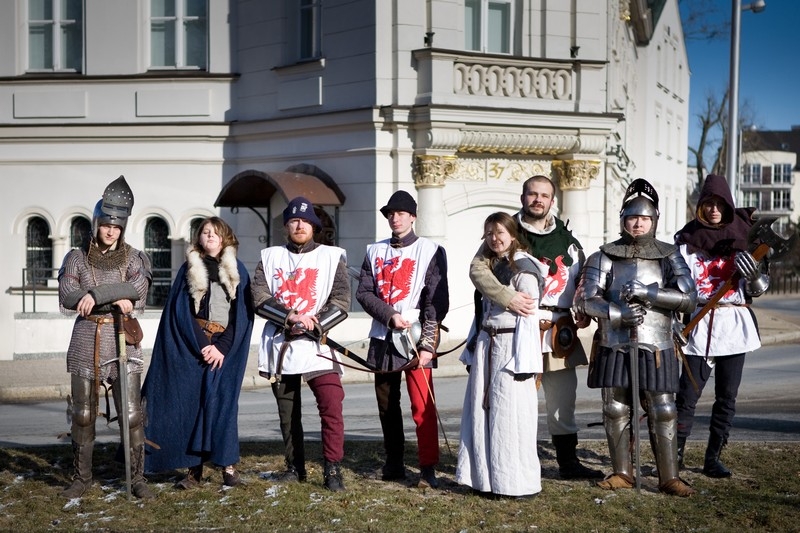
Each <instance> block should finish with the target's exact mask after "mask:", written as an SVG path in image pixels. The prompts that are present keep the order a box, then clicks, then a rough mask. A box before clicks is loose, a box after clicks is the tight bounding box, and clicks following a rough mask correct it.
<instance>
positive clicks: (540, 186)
mask: <svg viewBox="0 0 800 533" xmlns="http://www.w3.org/2000/svg"><path fill="white" fill-rule="evenodd" d="M520 201H521V203H522V208H521V209H520V211H519V212H518V213H517V214H516V219H517V223H518V224H519V227H520V235H521V237H523V240H524V243H523V244H525V245H526V246H527V247H528V249H529V251H530V252H531V255H533V256H534V257H535V258H537V259H538V260H539V261H541V262H542V263H544V264H546V265H548V267H549V271H548V276H547V279H546V280H545V286H544V290H543V292H542V298H541V302H540V305H539V315H540V324H539V327H540V329H541V330H542V332H541V335H542V356H543V357H544V373H543V374H542V380H541V385H542V387H543V388H544V398H545V403H546V407H547V428H548V430H549V432H550V435H551V438H552V441H553V446H554V447H555V449H556V460H557V461H558V471H559V475H560V476H561V478H562V479H599V478H602V477H603V474H602V472H600V471H599V470H595V469H592V468H588V467H586V466H585V465H583V464H581V462H580V461H579V460H578V456H577V454H576V448H577V445H578V426H577V424H576V423H575V400H576V390H577V387H578V376H577V373H576V371H575V367H577V366H581V365H585V364H587V363H588V361H587V359H586V353H585V352H584V350H583V346H582V345H581V343H580V341H579V340H578V338H577V329H578V328H583V327H586V326H588V325H589V320H588V319H587V318H586V317H581V316H578V317H577V318H578V320H577V323H576V321H575V320H574V319H573V315H572V312H571V307H572V299H573V296H574V294H575V287H576V285H577V279H578V275H579V274H580V270H581V266H582V264H583V260H584V255H583V249H582V247H581V244H580V242H578V240H577V239H576V238H575V237H574V236H573V235H572V231H570V230H569V229H568V228H567V224H564V223H563V222H562V221H561V220H560V219H559V218H558V217H556V215H555V209H554V203H555V186H554V185H553V182H552V181H551V180H550V179H549V178H548V177H546V176H542V175H536V176H533V177H531V178H528V179H527V180H526V181H525V183H524V184H523V185H522V194H521V195H520ZM484 246H485V245H482V246H481V249H480V250H478V253H477V254H476V255H475V258H474V259H473V260H472V263H471V264H470V272H469V275H470V279H472V283H473V284H474V285H475V287H476V289H477V291H478V293H480V295H482V296H483V297H484V298H488V299H489V300H491V301H492V302H494V303H495V304H498V305H500V306H501V307H502V308H505V309H508V310H510V311H512V312H514V313H517V314H518V315H521V316H528V315H529V314H531V313H533V312H534V311H535V309H534V305H535V300H533V299H531V298H530V297H529V296H527V295H526V294H525V293H522V292H517V291H515V290H514V289H513V288H512V287H511V286H509V285H504V284H503V283H501V282H500V281H499V280H498V278H497V277H496V276H495V275H494V273H493V272H492V270H491V268H490V267H489V262H488V260H487V259H486V256H487V254H485V253H484V252H485V250H484ZM477 297H478V295H477V294H476V298H477ZM476 323H478V324H479V323H480V320H477V321H476ZM532 445H535V444H532Z"/></svg>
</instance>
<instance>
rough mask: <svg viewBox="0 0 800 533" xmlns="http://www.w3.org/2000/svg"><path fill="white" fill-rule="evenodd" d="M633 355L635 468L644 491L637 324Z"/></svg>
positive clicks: (633, 330)
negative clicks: (640, 445) (640, 444)
mask: <svg viewBox="0 0 800 533" xmlns="http://www.w3.org/2000/svg"><path fill="white" fill-rule="evenodd" d="M630 341H631V342H630V356H631V408H632V409H633V415H632V416H633V420H632V422H633V428H632V429H633V466H634V469H635V476H634V479H635V481H636V492H637V493H639V494H641V492H642V480H641V478H642V467H641V459H640V457H641V456H640V453H639V452H640V449H639V431H640V428H639V334H638V332H637V330H636V326H633V327H631V333H630Z"/></svg>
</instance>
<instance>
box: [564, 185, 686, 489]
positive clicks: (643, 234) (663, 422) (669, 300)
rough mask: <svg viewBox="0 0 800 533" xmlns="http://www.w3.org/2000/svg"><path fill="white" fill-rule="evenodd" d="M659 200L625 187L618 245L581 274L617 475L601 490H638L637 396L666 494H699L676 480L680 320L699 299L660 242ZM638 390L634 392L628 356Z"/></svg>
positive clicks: (580, 302)
mask: <svg viewBox="0 0 800 533" xmlns="http://www.w3.org/2000/svg"><path fill="white" fill-rule="evenodd" d="M658 217H659V211H658V194H657V193H656V191H655V189H654V188H653V186H652V185H651V184H650V183H649V182H647V181H646V180H644V179H637V180H635V181H634V182H633V183H631V185H630V186H629V187H628V189H627V191H626V192H625V197H624V198H623V204H622V209H621V210H620V235H621V238H620V239H618V240H616V241H614V242H612V243H609V244H605V245H603V246H601V247H600V251H598V252H596V253H594V254H592V255H591V256H590V257H589V258H588V259H587V261H586V265H585V266H584V268H583V270H582V272H581V280H580V283H579V286H578V290H577V292H576V294H575V307H576V311H578V312H581V313H585V314H586V315H588V316H592V317H594V318H595V319H596V320H597V323H598V329H597V332H596V334H595V339H594V346H593V349H592V357H591V361H590V362H589V376H588V386H589V387H590V388H596V389H597V388H599V389H602V397H603V424H604V426H605V430H606V437H607V438H608V445H609V452H610V455H611V463H612V467H613V469H614V472H613V473H612V474H611V475H609V476H608V477H607V478H606V479H604V480H603V481H600V482H599V483H598V485H599V486H600V487H602V488H605V489H619V488H632V487H633V486H634V482H635V480H634V477H633V474H634V473H633V463H632V460H631V442H632V439H631V438H630V437H631V433H630V432H631V426H632V424H631V412H632V406H633V403H632V402H633V401H634V397H633V393H634V392H635V393H636V394H638V396H639V400H640V401H641V405H642V408H643V410H644V411H645V412H646V413H647V425H648V429H649V436H650V445H651V447H652V449H653V455H654V456H655V458H656V467H657V469H658V477H659V485H658V488H659V490H660V491H661V492H664V493H666V494H672V495H676V496H690V495H691V494H693V493H694V490H693V489H691V488H690V487H689V486H688V485H686V483H684V482H683V481H682V480H681V479H680V478H679V477H678V460H677V453H678V452H677V440H676V433H677V411H676V408H675V393H676V392H677V391H678V376H679V371H680V359H679V357H678V354H677V352H676V350H675V345H674V340H673V321H674V320H676V313H688V312H691V311H693V310H694V308H695V306H696V300H697V292H696V289H695V285H694V282H693V280H692V277H691V274H690V271H689V268H688V266H687V265H686V262H685V260H684V259H683V256H682V255H681V254H680V251H679V250H678V248H677V247H676V246H674V245H672V244H670V243H666V242H663V241H659V240H657V239H656V238H655V233H656V228H657V226H658ZM632 353H636V356H637V361H638V370H639V371H638V378H639V379H638V382H639V390H638V391H632V390H631V382H632V381H633V380H631V379H630V368H631V366H632V365H631V357H632V356H631V354H632Z"/></svg>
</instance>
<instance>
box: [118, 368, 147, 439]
mask: <svg viewBox="0 0 800 533" xmlns="http://www.w3.org/2000/svg"><path fill="white" fill-rule="evenodd" d="M120 379H122V376H120V377H119V378H117V380H116V381H114V383H113V384H112V386H111V392H112V393H113V395H114V407H115V408H116V410H117V417H118V418H119V417H121V416H127V417H128V427H129V428H130V444H131V450H133V449H134V448H137V447H139V446H142V447H143V446H144V413H143V412H142V385H141V383H142V375H141V374H128V376H127V379H128V405H126V406H123V405H122V399H121V394H120V383H119V380H120ZM119 431H120V438H122V422H121V421H119Z"/></svg>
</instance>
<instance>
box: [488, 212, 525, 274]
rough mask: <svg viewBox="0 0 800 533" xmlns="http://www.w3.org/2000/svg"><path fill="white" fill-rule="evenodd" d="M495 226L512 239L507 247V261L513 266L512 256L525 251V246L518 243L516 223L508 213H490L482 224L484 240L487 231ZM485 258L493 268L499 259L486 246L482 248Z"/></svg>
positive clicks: (517, 226)
mask: <svg viewBox="0 0 800 533" xmlns="http://www.w3.org/2000/svg"><path fill="white" fill-rule="evenodd" d="M495 225H498V226H502V227H504V228H505V230H506V231H507V232H508V234H509V235H511V237H512V239H513V240H512V241H511V246H509V247H508V259H509V261H510V262H511V264H512V268H513V264H514V261H513V259H514V255H515V254H516V253H517V252H518V251H525V250H526V248H525V245H524V244H523V243H522V242H520V239H519V224H517V221H516V220H514V217H512V216H511V215H509V214H508V213H504V212H502V211H498V212H496V213H492V214H491V215H489V216H488V217H486V220H485V221H484V222H483V237H484V239H485V238H486V234H487V233H488V232H489V229H490V228H492V227H494V226H495ZM484 250H485V253H486V257H488V258H489V264H490V265H491V266H492V267H494V265H495V264H496V263H497V262H498V261H499V260H500V259H501V258H500V256H498V255H497V254H496V253H495V252H493V251H492V250H491V249H489V247H488V246H485V247H484Z"/></svg>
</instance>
